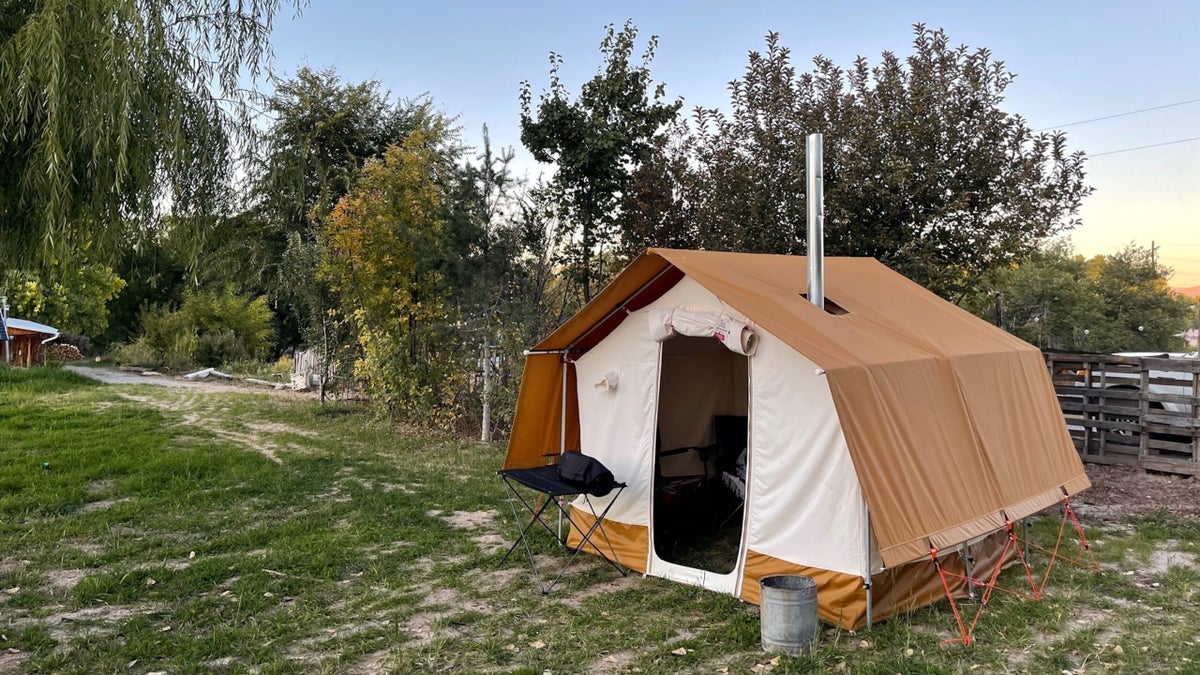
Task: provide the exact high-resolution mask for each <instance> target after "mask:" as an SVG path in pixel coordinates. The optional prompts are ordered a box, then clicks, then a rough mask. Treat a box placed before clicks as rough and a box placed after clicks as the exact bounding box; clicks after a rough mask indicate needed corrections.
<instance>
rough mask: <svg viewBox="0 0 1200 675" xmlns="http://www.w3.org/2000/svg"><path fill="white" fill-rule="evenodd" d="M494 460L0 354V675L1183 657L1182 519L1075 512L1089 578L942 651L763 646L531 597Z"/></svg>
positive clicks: (317, 410)
mask: <svg viewBox="0 0 1200 675" xmlns="http://www.w3.org/2000/svg"><path fill="white" fill-rule="evenodd" d="M502 457H503V450H502V448H501V447H499V446H495V445H493V446H483V445H479V444H476V443H471V442H466V441H460V440H455V439H446V438H435V437H429V436H422V435H421V434H417V433H411V432H410V433H404V432H401V431H398V430H396V429H395V428H392V427H389V426H387V425H384V424H381V423H378V422H376V421H374V420H373V419H372V418H371V417H370V415H368V414H367V413H365V412H364V411H362V410H361V409H358V408H348V407H337V406H327V407H325V408H321V407H320V406H319V405H317V404H316V403H314V402H311V401H308V400H302V399H291V398H288V397H283V396H275V395H267V394H256V393H230V392H207V391H194V390H189V389H166V388H157V387H150V386H144V385H143V386H106V385H100V384H94V383H91V382H89V381H87V380H83V379H81V378H78V377H76V376H74V375H72V374H71V373H67V372H64V371H61V370H56V369H37V370H8V369H4V368H0V672H5V671H18V672H20V671H25V672H66V673H70V672H87V673H93V672H108V673H115V672H121V673H145V672H156V671H157V672H167V673H189V672H230V673H235V672H263V673H276V672H279V673H291V672H295V673H313V672H317V673H320V672H330V673H334V672H336V673H343V672H345V673H369V672H390V671H396V672H429V671H440V672H481V671H490V672H510V671H518V672H528V673H544V672H552V673H574V672H642V673H659V672H710V673H711V672H731V673H737V672H767V671H770V672H773V673H796V672H812V671H816V672H826V671H833V672H839V671H840V672H853V673H889V674H890V673H942V672H946V673H953V672H980V673H993V672H1032V673H1053V674H1054V675H1060V674H1061V673H1063V672H1069V673H1072V672H1089V673H1102V672H1105V673H1106V672H1113V673H1145V672H1200V608H1198V607H1197V603H1195V602H1193V599H1192V594H1193V592H1194V591H1195V589H1196V587H1197V584H1198V583H1200V567H1197V564H1196V557H1197V553H1198V548H1197V547H1198V545H1200V524H1197V523H1196V522H1191V521H1186V522H1185V521H1182V520H1173V519H1171V518H1168V517H1166V516H1156V517H1150V518H1141V519H1138V520H1133V521H1123V522H1113V523H1105V524H1102V525H1100V524H1095V525H1096V526H1095V527H1089V529H1088V536H1089V537H1091V538H1092V539H1094V540H1095V545H1094V550H1095V552H1096V555H1097V557H1098V558H1099V559H1100V560H1101V562H1102V563H1103V565H1104V567H1105V571H1104V573H1103V574H1100V575H1095V574H1092V573H1089V572H1086V571H1082V570H1076V569H1074V568H1069V567H1066V566H1063V567H1056V568H1055V572H1054V576H1053V577H1052V579H1051V583H1050V587H1049V596H1048V597H1047V598H1046V599H1045V600H1044V601H1043V602H1040V603H1036V602H1031V601H1027V600H1021V599H1018V598H1014V597H1009V596H1007V595H997V596H996V597H995V599H994V600H993V602H992V604H991V605H990V606H989V607H988V611H987V612H986V613H985V614H984V617H983V619H982V621H981V627H980V629H979V631H978V634H977V638H978V644H977V645H976V646H974V647H971V648H963V647H956V646H951V647H949V648H946V649H942V648H940V647H939V642H940V641H941V640H943V639H946V638H949V637H951V636H952V635H953V633H952V629H953V626H954V620H953V617H952V616H951V614H950V611H949V607H948V605H945V604H944V603H943V604H942V605H939V606H936V607H933V608H928V609H925V610H921V611H918V612H915V613H912V614H909V615H907V616H904V617H901V618H898V619H894V620H891V621H888V622H885V623H883V624H881V625H879V626H876V627H875V628H874V629H873V630H871V631H870V632H865V633H860V634H858V635H851V634H848V633H845V632H839V631H835V630H832V629H829V630H826V631H825V632H824V633H823V635H822V642H821V646H820V648H819V649H818V650H817V651H816V652H815V653H813V654H812V655H810V656H808V657H805V658H780V659H774V658H773V657H770V656H769V655H765V654H763V653H762V652H761V651H760V650H759V648H758V640H759V633H758V631H759V625H758V610H757V608H755V607H753V606H750V605H745V604H743V603H741V602H739V601H737V600H736V599H734V598H730V597H725V596H721V595H717V594H714V593H710V592H707V591H703V590H699V589H695V588H690V587H686V586H682V585H679V584H675V583H671V582H667V581H664V580H660V579H642V578H640V577H637V576H636V575H631V576H630V577H628V578H621V577H619V576H618V575H617V574H616V572H615V571H614V570H612V569H611V568H610V567H608V566H607V565H605V564H603V562H601V561H598V560H595V559H587V560H584V561H583V564H581V565H577V567H576V568H574V569H573V570H572V572H570V573H568V575H567V576H566V577H565V578H564V581H563V582H562V584H561V585H560V587H559V588H557V589H556V590H555V591H554V592H553V593H552V594H551V595H550V596H549V597H547V598H543V597H542V596H541V595H540V594H539V593H538V592H537V590H536V589H535V588H534V587H533V584H532V581H531V578H530V574H529V572H528V568H527V567H526V561H525V560H524V558H523V557H522V556H519V555H514V556H513V557H512V558H510V559H509V560H508V561H507V562H506V563H505V564H504V565H500V556H501V553H502V552H503V549H504V547H505V546H504V544H506V543H507V542H508V541H510V540H511V536H512V534H513V532H512V529H511V527H512V526H511V524H510V522H509V519H508V518H506V516H507V515H508V511H507V505H506V503H505V502H504V501H503V492H502V490H501V487H502V486H501V484H500V482H499V480H498V479H497V478H496V476H495V470H496V469H497V468H498V467H499V464H500V462H501V459H502ZM1056 531H1057V518H1049V517H1048V518H1044V519H1042V520H1040V521H1038V522H1037V524H1036V526H1035V536H1036V537H1037V538H1039V539H1041V540H1043V541H1044V540H1047V539H1052V538H1053V536H1054V534H1055V533H1056ZM539 555H543V556H553V557H554V558H555V559H560V560H561V555H562V554H561V553H560V552H559V551H558V550H557V549H556V548H555V547H554V546H553V545H552V544H551V543H550V542H549V540H548V538H547V541H545V542H540V548H539ZM1035 563H1036V564H1035V566H1036V567H1038V569H1040V568H1041V567H1042V566H1043V565H1042V564H1043V563H1044V560H1037V561H1035ZM1013 573H1014V571H1013V570H1010V571H1009V572H1008V573H1006V575H1007V577H1006V578H1007V582H1008V584H1009V585H1013V586H1015V585H1016V584H1017V582H1018V579H1017V578H1016V577H1014V576H1012V575H1013ZM970 609H973V608H970Z"/></svg>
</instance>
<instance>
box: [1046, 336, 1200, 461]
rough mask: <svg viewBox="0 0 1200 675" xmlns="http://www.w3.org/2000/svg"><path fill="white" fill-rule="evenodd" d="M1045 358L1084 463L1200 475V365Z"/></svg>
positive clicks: (1100, 357) (1110, 358)
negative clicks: (1120, 465)
mask: <svg viewBox="0 0 1200 675" xmlns="http://www.w3.org/2000/svg"><path fill="white" fill-rule="evenodd" d="M1044 356H1045V359H1046V367H1047V368H1048V369H1049V370H1050V377H1051V379H1052V380H1053V382H1054V391H1055V393H1056V394H1057V395H1058V403H1059V406H1060V407H1061V408H1062V411H1063V416H1064V417H1065V419H1066V423H1067V429H1068V431H1070V434H1071V440H1073V441H1074V442H1075V449H1076V450H1078V451H1079V456H1080V457H1081V458H1082V459H1083V460H1084V461H1086V462H1096V463H1100V464H1127V465H1132V466H1137V467H1140V468H1142V469H1150V470H1154V471H1164V472H1168V473H1176V474H1183V475H1189V476H1194V475H1198V474H1200V396H1198V395H1197V394H1200V360H1198V359H1194V358H1165V357H1130V356H1110V355H1106V354H1077V353H1064V352H1045V354H1044Z"/></svg>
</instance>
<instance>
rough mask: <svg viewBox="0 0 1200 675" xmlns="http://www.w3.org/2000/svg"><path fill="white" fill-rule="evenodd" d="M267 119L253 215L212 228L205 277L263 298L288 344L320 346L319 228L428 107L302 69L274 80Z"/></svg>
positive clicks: (327, 305) (323, 328)
mask: <svg viewBox="0 0 1200 675" xmlns="http://www.w3.org/2000/svg"><path fill="white" fill-rule="evenodd" d="M265 112H266V113H267V115H269V116H270V119H271V121H270V124H269V126H268V128H267V129H266V131H265V133H264V134H263V138H262V144H261V148H260V153H259V156H258V157H257V160H256V162H255V163H254V164H253V165H252V175H251V186H250V200H251V208H249V209H248V210H246V211H243V212H242V213H239V214H237V215H234V216H231V217H228V218H225V219H223V220H222V221H221V222H220V223H219V224H218V225H217V227H216V229H215V231H214V234H213V236H212V237H211V238H210V239H211V240H212V241H213V245H212V246H211V247H210V254H209V255H208V256H207V259H206V260H205V261H204V263H203V265H202V268H203V269H202V270H201V271H202V276H203V278H204V279H205V280H207V281H216V282H220V283H234V284H235V285H237V286H238V287H239V288H240V289H241V290H242V291H243V292H249V293H253V294H259V293H265V294H267V295H268V297H270V298H271V301H272V304H273V306H274V308H275V310H276V315H277V318H278V319H279V325H278V328H279V336H280V339H281V340H282V341H283V342H284V343H285V344H286V345H287V346H298V345H299V344H301V343H306V344H309V345H313V346H317V345H322V344H326V343H327V342H329V341H330V339H331V337H332V336H331V330H332V329H333V326H332V325H331V324H330V322H329V320H328V312H329V310H330V309H331V308H332V307H333V296H332V295H331V294H330V293H329V290H328V289H327V288H326V287H325V285H324V284H322V283H320V281H319V280H318V279H317V261H318V260H320V258H321V250H320V241H319V237H318V233H319V231H320V226H319V225H318V222H317V221H318V220H319V219H320V218H321V217H323V216H324V215H325V214H328V213H329V211H330V210H331V209H332V208H333V205H334V204H336V203H337V201H338V200H339V199H341V198H342V197H343V196H344V195H345V194H346V193H347V192H349V191H350V188H351V187H352V186H353V184H354V181H355V180H356V178H357V176H358V174H359V171H360V170H361V169H362V167H363V165H364V163H365V162H366V161H367V160H368V159H370V158H372V157H376V156H379V155H382V154H383V152H384V151H385V150H386V149H387V148H388V146H389V145H392V144H396V143H400V142H401V141H403V139H404V137H405V136H406V135H407V134H408V133H409V131H410V130H412V129H413V128H415V127H416V126H418V125H419V124H420V123H421V120H423V119H425V118H428V117H429V116H430V115H431V114H432V112H431V104H430V103H429V101H427V100H420V101H407V100H402V101H395V100H393V99H392V97H391V95H390V93H389V92H387V91H386V90H384V89H383V88H382V86H381V85H380V83H379V82H377V81H374V80H368V81H365V82H358V83H350V82H345V81H343V80H342V79H341V77H340V76H339V75H338V74H337V72H336V71H335V70H333V69H332V68H326V69H321V70H314V69H310V68H300V69H299V70H298V71H297V72H296V75H295V76H294V77H292V78H289V79H283V80H278V81H277V82H276V83H275V90H274V92H273V93H272V94H271V95H270V96H268V97H267V98H266V102H265Z"/></svg>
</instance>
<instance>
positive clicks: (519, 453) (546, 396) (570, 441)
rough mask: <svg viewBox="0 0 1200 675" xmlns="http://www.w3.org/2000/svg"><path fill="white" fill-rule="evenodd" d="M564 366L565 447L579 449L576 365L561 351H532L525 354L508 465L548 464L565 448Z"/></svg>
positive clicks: (509, 441) (510, 440)
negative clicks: (564, 410)
mask: <svg viewBox="0 0 1200 675" xmlns="http://www.w3.org/2000/svg"><path fill="white" fill-rule="evenodd" d="M563 368H566V371H567V396H566V403H567V417H566V420H567V433H566V447H565V449H566V450H578V449H579V397H578V395H577V394H576V388H575V368H574V366H573V365H572V364H570V363H564V362H563V361H562V357H561V355H559V354H530V355H529V356H527V357H525V374H524V375H523V376H522V377H521V392H520V395H519V397H518V398H517V412H516V416H515V417H514V419H513V429H512V434H510V435H509V438H508V455H507V457H505V459H504V468H505V469H529V468H533V467H537V466H545V465H546V464H548V463H552V462H553V461H554V460H555V458H557V457H558V454H559V452H560V450H562V449H564V448H562V447H561V446H562V445H563V435H562V421H563V415H562V405H563Z"/></svg>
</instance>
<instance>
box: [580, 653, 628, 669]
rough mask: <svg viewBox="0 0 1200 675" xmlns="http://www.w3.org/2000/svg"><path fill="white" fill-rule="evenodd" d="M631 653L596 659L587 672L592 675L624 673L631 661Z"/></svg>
mask: <svg viewBox="0 0 1200 675" xmlns="http://www.w3.org/2000/svg"><path fill="white" fill-rule="evenodd" d="M633 657H634V654H633V652H617V653H616V654H609V655H607V656H605V657H603V658H599V659H596V660H595V661H593V662H592V664H591V665H589V666H588V668H587V672H589V673H593V674H604V673H619V672H624V670H625V668H626V667H627V666H628V665H629V663H630V662H631V661H633Z"/></svg>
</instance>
